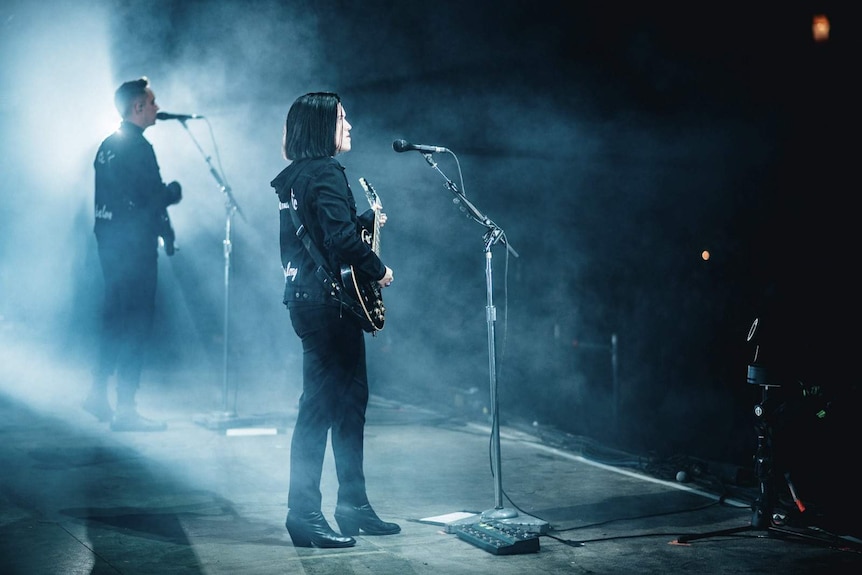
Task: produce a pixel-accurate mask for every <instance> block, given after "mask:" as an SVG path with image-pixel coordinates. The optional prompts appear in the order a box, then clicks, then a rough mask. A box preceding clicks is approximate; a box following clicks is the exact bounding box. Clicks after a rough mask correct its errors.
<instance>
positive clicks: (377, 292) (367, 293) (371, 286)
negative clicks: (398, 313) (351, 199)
mask: <svg viewBox="0 0 862 575" xmlns="http://www.w3.org/2000/svg"><path fill="white" fill-rule="evenodd" d="M359 183H360V184H361V185H362V189H363V190H364V191H365V197H366V198H367V199H368V203H369V204H370V205H371V209H372V210H374V225H373V226H372V229H371V230H367V229H363V230H362V234H361V237H362V241H364V242H365V243H367V244H368V245H370V246H371V249H372V250H373V251H374V253H375V254H377V255H378V256H379V255H380V211H381V210H382V209H383V206H382V204H381V203H380V199H379V198H378V197H377V192H375V191H374V188H372V187H371V184H369V183H368V181H367V180H366V179H365V178H359ZM358 275H359V274H357V273H356V272H355V270H354V269H353V266H352V265H343V266H341V283H342V285H343V286H344V288H345V291H346V292H347V294H348V296H350V297H351V298H352V299H353V300H355V301H356V302H357V304H358V305H357V307H358V308H359V310H358V311H359V313H358V315H359V321H360V323H362V329H363V330H365V331H366V332H369V333H371V334H374V333H376V332H378V331H380V330H381V329H383V323H384V321H385V314H386V308H385V307H384V306H383V295H382V293H381V292H382V289H383V288H381V287H380V284H378V283H377V282H376V281H373V280H370V281H369V280H367V279H366V278H361V277H357V276H358Z"/></svg>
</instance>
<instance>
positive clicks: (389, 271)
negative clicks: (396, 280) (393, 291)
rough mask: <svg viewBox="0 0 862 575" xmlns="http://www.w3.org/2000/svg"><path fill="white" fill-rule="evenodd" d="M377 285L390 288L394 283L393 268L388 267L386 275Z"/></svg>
mask: <svg viewBox="0 0 862 575" xmlns="http://www.w3.org/2000/svg"><path fill="white" fill-rule="evenodd" d="M377 283H378V284H379V285H380V287H389V285H390V284H391V283H392V268H390V267H389V266H386V273H385V274H383V277H382V278H380V279H379V280H377Z"/></svg>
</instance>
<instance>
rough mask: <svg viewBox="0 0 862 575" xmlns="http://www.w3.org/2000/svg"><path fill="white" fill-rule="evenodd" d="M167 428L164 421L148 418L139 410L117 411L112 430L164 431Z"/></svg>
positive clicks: (112, 422) (112, 421)
mask: <svg viewBox="0 0 862 575" xmlns="http://www.w3.org/2000/svg"><path fill="white" fill-rule="evenodd" d="M167 428H168V424H167V423H165V422H164V421H153V420H152V419H147V418H146V417H144V416H143V415H141V414H139V413H138V412H137V411H127V410H121V411H117V413H115V414H114V418H113V419H112V420H111V431H164V430H166V429H167Z"/></svg>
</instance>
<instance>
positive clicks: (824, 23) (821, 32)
mask: <svg viewBox="0 0 862 575" xmlns="http://www.w3.org/2000/svg"><path fill="white" fill-rule="evenodd" d="M811 35H812V36H813V37H814V41H815V42H825V41H827V40H829V18H827V17H826V15H825V14H815V15H814V17H813V18H812V19H811Z"/></svg>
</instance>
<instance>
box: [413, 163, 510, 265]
mask: <svg viewBox="0 0 862 575" xmlns="http://www.w3.org/2000/svg"><path fill="white" fill-rule="evenodd" d="M422 155H423V156H425V161H426V162H428V165H429V166H431V167H432V168H433V169H434V170H436V171H437V173H439V174H440V175H441V176H443V178H444V179H445V180H446V187H447V188H448V189H449V191H451V192H452V194H453V195H454V196H455V203H456V204H460V205H461V206H462V207H461V209H462V211H465V212H467V213H468V215H469V216H470V218H472V219H473V220H474V221H476V222H478V223H480V224H482V225H483V226H485V227H486V228H488V231H487V232H486V233H485V236H484V237H485V251H488V250H489V249H491V246H493V245H495V244H497V243H498V242H502V243H503V245H505V246H506V249H507V250H508V252H509V253H510V254H512V255H513V256H515V257H516V258H517V257H520V256H519V255H518V252H517V251H515V248H513V247H512V246H511V244H509V241H508V240H507V239H506V234H505V232H504V231H503V229H502V228H501V227H500V226H498V225H497V224H495V223H494V222H493V221H491V219H490V218H489V217H488V216H486V215H485V214H483V213H482V212H480V211H479V208H477V207H476V206H475V205H473V203H472V202H471V201H470V200H468V199H467V196H465V195H464V194H463V192H461V190H459V189H458V186H456V185H455V182H453V181H452V180H450V179H449V177H448V176H446V174H444V173H443V171H442V170H441V169H440V167H439V166H438V165H437V162H435V161H434V158H433V157H432V156H431V154H430V153H423V154H422Z"/></svg>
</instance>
